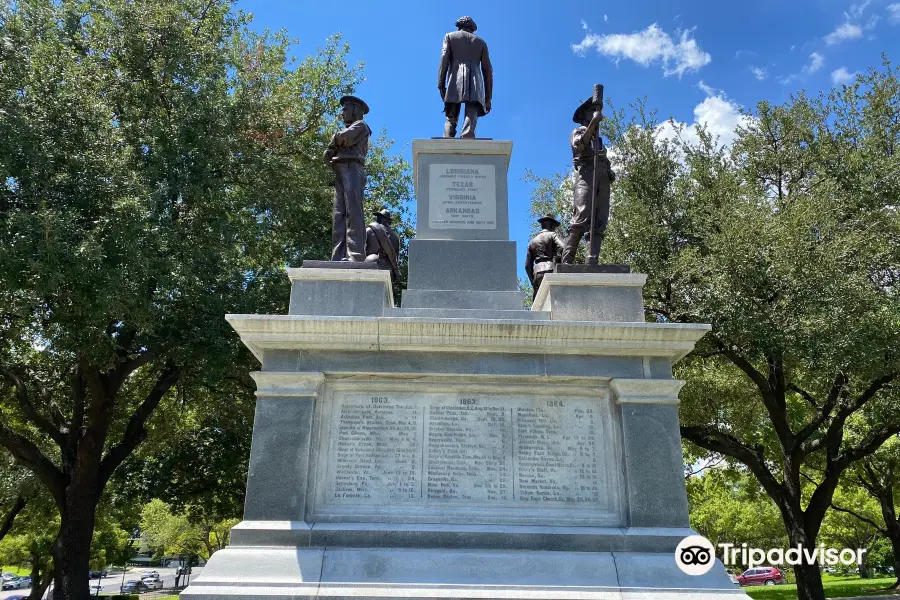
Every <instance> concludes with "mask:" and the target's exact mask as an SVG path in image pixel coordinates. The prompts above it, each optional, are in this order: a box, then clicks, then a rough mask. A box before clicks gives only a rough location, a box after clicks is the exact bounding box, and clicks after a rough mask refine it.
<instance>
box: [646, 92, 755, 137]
mask: <svg viewBox="0 0 900 600" xmlns="http://www.w3.org/2000/svg"><path fill="white" fill-rule="evenodd" d="M750 120H751V118H750V117H748V116H746V115H742V114H741V110H740V106H738V105H737V104H735V103H734V102H732V101H731V100H729V99H728V98H726V97H725V95H724V94H719V95H718V96H710V97H708V98H707V99H705V100H704V101H703V102H701V103H700V104H698V105H697V106H695V107H694V122H693V123H691V124H690V125H688V124H687V123H680V125H683V126H684V129H683V130H682V132H681V135H682V137H683V138H684V139H685V140H687V141H689V142H697V141H699V139H700V138H699V136H698V134H697V126H698V125H699V124H701V123H702V124H705V125H706V129H707V131H709V133H710V134H712V136H713V137H714V138H716V137H718V140H719V144H721V145H726V146H730V145H731V144H732V143H733V142H734V140H735V138H736V137H737V135H736V134H735V132H734V130H735V129H737V128H738V126H744V127H746V126H747V125H748V124H749V123H750ZM657 134H658V135H659V137H661V138H663V139H673V138H675V137H676V136H677V132H676V130H675V127H673V126H672V123H671V122H666V123H663V124H662V125H660V126H659V127H658V128H657Z"/></svg>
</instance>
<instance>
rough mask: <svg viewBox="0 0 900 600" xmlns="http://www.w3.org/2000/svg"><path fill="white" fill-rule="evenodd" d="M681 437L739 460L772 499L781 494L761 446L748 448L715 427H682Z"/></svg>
mask: <svg viewBox="0 0 900 600" xmlns="http://www.w3.org/2000/svg"><path fill="white" fill-rule="evenodd" d="M681 437H683V438H685V439H687V440H690V441H691V442H693V443H694V444H697V445H698V446H700V447H701V448H706V449H707V450H711V451H713V452H718V453H719V454H723V455H725V456H730V457H731V458H734V459H736V460H739V461H740V462H742V463H743V464H744V465H746V466H747V468H748V469H750V470H751V471H752V472H753V474H754V475H756V477H757V479H759V482H760V484H761V485H762V486H763V488H764V489H765V490H766V492H767V493H768V494H769V495H770V496H771V497H772V499H775V498H779V497H780V496H781V494H782V487H781V484H780V483H778V481H777V480H776V479H775V477H774V476H773V475H772V472H771V471H769V468H768V467H767V466H766V463H765V457H764V456H763V452H762V448H761V447H757V448H755V449H754V448H750V447H749V446H747V445H746V444H743V443H741V442H740V441H739V440H738V439H737V438H735V437H732V436H731V435H729V434H727V433H725V432H723V431H719V430H718V429H716V428H715V427H706V426H698V427H682V428H681Z"/></svg>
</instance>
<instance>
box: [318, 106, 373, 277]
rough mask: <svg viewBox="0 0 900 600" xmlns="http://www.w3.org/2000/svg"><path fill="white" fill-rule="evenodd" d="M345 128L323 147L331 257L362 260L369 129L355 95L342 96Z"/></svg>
mask: <svg viewBox="0 0 900 600" xmlns="http://www.w3.org/2000/svg"><path fill="white" fill-rule="evenodd" d="M341 107H342V108H343V112H342V117H343V119H344V125H346V127H345V128H344V129H342V130H341V131H339V132H337V133H336V134H334V136H333V137H332V138H331V142H330V143H329V144H328V149H327V150H325V156H324V159H325V164H327V165H329V166H330V167H331V168H332V169H334V212H333V213H332V216H333V219H334V220H333V223H332V228H331V247H332V251H331V260H345V261H346V260H349V261H353V262H362V261H363V260H365V254H364V252H365V232H366V227H365V218H364V217H363V190H365V188H366V171H365V164H366V153H367V152H368V151H369V136H371V135H372V130H371V129H369V126H368V125H366V123H365V121H363V120H362V118H363V115H365V114H367V113H368V112H369V106H368V105H367V104H366V103H365V102H363V101H362V100H360V99H359V98H357V97H356V96H344V97H343V98H341Z"/></svg>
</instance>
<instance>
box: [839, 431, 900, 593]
mask: <svg viewBox="0 0 900 600" xmlns="http://www.w3.org/2000/svg"><path fill="white" fill-rule="evenodd" d="M850 481H851V484H852V485H858V486H859V488H857V489H858V490H859V492H860V493H867V494H868V495H869V501H870V502H874V503H875V505H876V506H875V507H874V508H869V510H867V511H862V510H860V508H859V507H860V506H861V505H863V503H862V502H861V501H856V502H840V503H839V502H837V501H835V502H834V503H833V508H834V509H835V510H837V511H840V512H842V513H847V514H849V515H852V516H854V517H855V518H856V519H857V520H858V521H859V522H860V523H863V524H865V525H867V526H869V527H872V528H874V529H875V530H876V531H878V532H879V533H881V534H882V535H884V536H885V537H886V538H887V539H888V540H889V541H890V543H891V552H892V554H893V563H894V564H893V567H894V575H895V576H896V577H897V581H896V582H894V585H893V586H892V589H900V516H898V511H897V504H896V502H895V498H896V495H897V493H898V489H900V439H897V438H894V439H892V440H891V441H889V442H888V443H887V444H885V445H884V446H883V447H882V448H881V449H879V451H878V452H876V453H875V454H874V455H872V456H871V457H869V458H867V459H866V460H864V461H862V462H861V463H860V464H857V465H855V466H854V468H853V469H852V472H851V473H850Z"/></svg>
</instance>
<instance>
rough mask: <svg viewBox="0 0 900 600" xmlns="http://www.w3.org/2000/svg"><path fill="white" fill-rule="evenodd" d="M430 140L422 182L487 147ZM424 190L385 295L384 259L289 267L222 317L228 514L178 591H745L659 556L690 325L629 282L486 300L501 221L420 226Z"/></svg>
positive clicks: (676, 524)
mask: <svg viewBox="0 0 900 600" xmlns="http://www.w3.org/2000/svg"><path fill="white" fill-rule="evenodd" d="M427 142H428V145H425V146H422V145H421V144H418V142H416V143H414V152H418V153H417V154H415V155H416V156H417V157H418V160H417V165H416V173H417V179H419V180H420V181H421V180H422V179H423V178H425V177H431V175H432V173H431V172H429V170H428V169H427V168H425V166H424V165H427V164H432V165H434V164H438V165H443V164H462V165H470V164H474V163H475V162H476V161H477V160H479V159H478V158H477V157H479V156H489V157H490V156H494V154H491V153H492V152H494V153H496V149H497V148H502V144H503V142H493V141H492V142H484V141H478V140H474V141H471V140H468V141H463V142H460V141H458V140H456V141H455V140H447V141H444V140H438V141H431V140H428V141H427ZM448 144H452V145H458V144H462V145H460V146H459V148H461V149H465V150H466V151H471V152H474V151H475V150H477V149H478V148H482V149H483V150H484V154H481V155H479V154H473V155H471V156H470V155H462V156H463V158H458V157H457V158H453V156H452V154H451V155H448V156H445V155H441V154H440V152H436V151H434V148H435V147H437V148H438V149H444V148H446V147H450V146H448ZM478 144H490V145H486V146H484V147H480V146H478ZM498 144H499V145H500V146H498ZM424 150H431V151H434V152H432V154H438V156H437V158H434V157H429V158H427V160H426V158H425V157H424V155H425V154H428V153H427V152H424ZM472 156H474V157H476V158H472ZM451 159H452V160H451ZM507 159H508V155H507ZM454 160H455V161H456V162H453V161H454ZM491 160H492V161H494V162H492V163H491V164H492V165H493V166H494V172H495V181H494V183H495V192H494V193H495V194H496V196H495V197H494V198H493V200H492V201H493V202H494V203H495V204H496V207H495V208H496V210H495V211H494V214H496V215H505V214H506V199H505V196H504V197H503V198H502V199H501V198H500V197H499V191H497V190H500V189H501V188H502V189H505V187H503V186H505V179H506V177H505V170H501V169H500V167H501V166H503V165H505V164H506V163H505V162H504V161H503V160H500V161H497V160H495V159H494V158H492V159H491ZM429 161H430V163H429ZM437 161H441V162H437ZM464 168H466V169H469V168H472V167H468V166H466V167H464ZM498 173H499V174H500V175H499V176H498ZM451 180H453V179H451ZM501 180H502V183H503V186H501V185H500V183H501ZM420 185H421V184H420ZM441 186H443V184H442V183H441V184H439V185H438V191H440V189H441ZM451 187H452V186H451ZM420 191H421V190H420ZM432 192H434V188H432V189H430V190H429V192H428V193H427V194H423V195H419V194H417V195H418V196H419V198H420V200H419V202H420V205H419V214H420V218H419V226H420V237H419V239H417V240H415V241H414V242H413V244H412V245H411V249H410V262H411V264H410V289H408V290H406V293H405V294H404V296H403V306H401V307H399V308H398V307H394V306H393V304H392V301H391V295H390V280H389V275H388V273H387V272H386V271H365V272H363V271H353V270H350V269H339V268H338V269H312V270H314V271H321V272H320V273H318V274H316V275H307V274H306V273H303V272H302V271H307V270H310V269H299V270H290V271H289V276H290V277H291V279H292V291H291V304H290V314H288V315H227V316H226V318H227V320H228V321H229V323H230V324H231V325H232V327H234V329H235V330H236V331H237V332H238V334H239V335H240V337H241V340H242V341H243V343H244V344H246V345H247V347H248V348H249V349H250V350H251V351H252V352H253V353H254V355H255V356H256V357H257V358H258V359H259V361H260V363H261V365H262V366H261V368H260V370H259V371H258V372H256V373H254V374H253V376H254V379H255V381H256V385H257V406H256V417H255V422H254V429H253V442H252V449H251V456H250V469H249V477H248V480H247V496H246V505H245V510H244V520H243V521H242V522H241V523H240V524H238V525H237V526H236V527H235V528H234V529H233V530H232V537H231V540H232V545H231V546H229V547H228V548H225V549H224V550H220V551H219V552H217V553H216V554H214V555H213V556H212V558H211V559H210V560H209V562H208V564H207V566H206V568H205V569H204V571H203V574H202V575H200V576H199V577H198V578H196V579H195V580H194V581H192V582H191V585H190V587H188V588H187V589H186V590H185V591H184V592H183V593H182V596H183V597H184V598H185V600H214V599H222V598H235V599H242V600H263V599H264V598H271V597H273V596H277V597H290V598H295V599H305V598H310V599H312V598H342V599H343V598H348V599H349V598H354V599H375V598H404V599H424V598H435V599H437V598H459V599H463V598H506V599H510V600H519V599H521V600H525V599H529V600H531V599H549V598H553V599H560V600H569V599H571V600H575V599H596V600H607V599H609V600H612V599H616V600H621V599H625V598H628V599H631V598H635V599H637V598H650V599H654V600H670V599H676V598H677V599H684V600H696V599H699V600H713V599H716V600H721V599H725V598H746V596H745V595H744V594H743V592H742V591H741V590H740V589H739V588H736V587H735V586H734V585H733V584H732V583H731V582H730V580H729V578H728V576H727V575H726V573H725V570H724V568H723V567H722V565H721V564H720V563H717V564H716V565H715V566H714V568H713V569H712V571H710V572H709V573H708V574H706V575H704V576H700V577H692V576H689V575H686V574H684V573H682V572H681V571H680V570H679V569H678V567H677V566H676V563H675V558H674V550H675V547H676V545H677V544H678V543H679V542H680V541H681V540H682V539H683V538H684V537H686V536H688V535H691V534H693V531H691V530H690V528H689V521H688V509H687V497H686V493H685V487H684V478H683V464H682V457H681V439H680V436H679V429H678V414H677V410H678V392H679V390H680V388H681V385H682V382H681V381H678V380H676V379H673V377H672V365H673V364H674V363H675V362H676V361H678V360H679V359H681V358H682V357H684V356H685V355H686V354H687V353H688V352H690V351H691V349H692V348H693V347H694V344H695V343H696V341H697V340H698V339H699V338H700V337H701V336H703V335H704V334H705V333H706V332H707V331H708V330H709V327H708V326H706V325H695V324H666V323H647V322H644V318H643V305H642V297H641V287H642V285H643V283H644V281H645V276H644V275H640V274H599V275H598V274H582V273H574V274H573V273H562V274H555V273H551V274H548V275H546V276H545V280H544V285H543V286H542V288H541V290H540V293H539V294H538V298H537V301H536V302H535V304H534V307H533V310H531V311H525V310H522V308H521V295H518V299H517V300H516V302H511V301H510V302H508V303H504V301H502V298H504V297H507V296H508V295H509V294H518V292H515V290H514V289H510V288H511V287H512V286H513V285H514V282H515V270H516V265H515V261H514V256H515V254H514V253H515V247H514V244H513V243H512V242H510V241H509V240H508V239H506V238H507V234H506V231H505V229H503V228H501V227H499V226H498V228H497V230H492V231H493V233H490V234H488V233H486V231H488V230H486V229H480V230H467V229H459V230H453V229H452V228H451V229H450V230H449V233H447V232H446V231H443V230H440V229H439V228H432V229H429V230H425V231H423V229H421V228H422V225H423V218H422V214H423V213H422V211H423V205H422V203H423V202H424V203H427V202H429V201H433V200H434V199H435V198H436V197H437V194H435V193H432ZM463 195H467V194H463ZM475 195H476V196H478V194H477V193H476V194H475ZM482 200H485V199H484V198H481V199H480V200H478V199H476V201H477V202H481V201H482ZM488 200H490V199H488ZM467 201H468V200H467ZM501 205H502V206H501ZM503 218H504V219H505V218H506V217H505V216H504V217H503ZM499 222H500V219H499V217H498V224H499ZM435 224H437V225H440V223H435V222H432V225H435ZM504 227H505V225H504ZM422 233H424V235H421V234H422ZM440 236H444V237H440ZM467 236H471V238H472V239H469V237H467ZM478 236H482V237H478ZM485 244H486V245H487V246H484V245H485ZM485 247H490V251H489V252H488V254H489V255H490V256H493V257H495V259H494V260H482V258H481V252H482V250H477V249H478V248H485ZM413 249H415V251H413ZM486 252H487V251H486ZM416 261H421V263H417V262H416ZM466 264H480V265H484V266H485V268H487V269H489V270H490V269H493V270H492V271H490V272H491V273H492V274H491V275H490V276H486V275H485V273H484V272H479V273H471V272H470V271H469V270H467V268H466V266H465V265H466ZM414 284H415V286H416V287H414ZM454 295H455V296H454Z"/></svg>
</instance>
